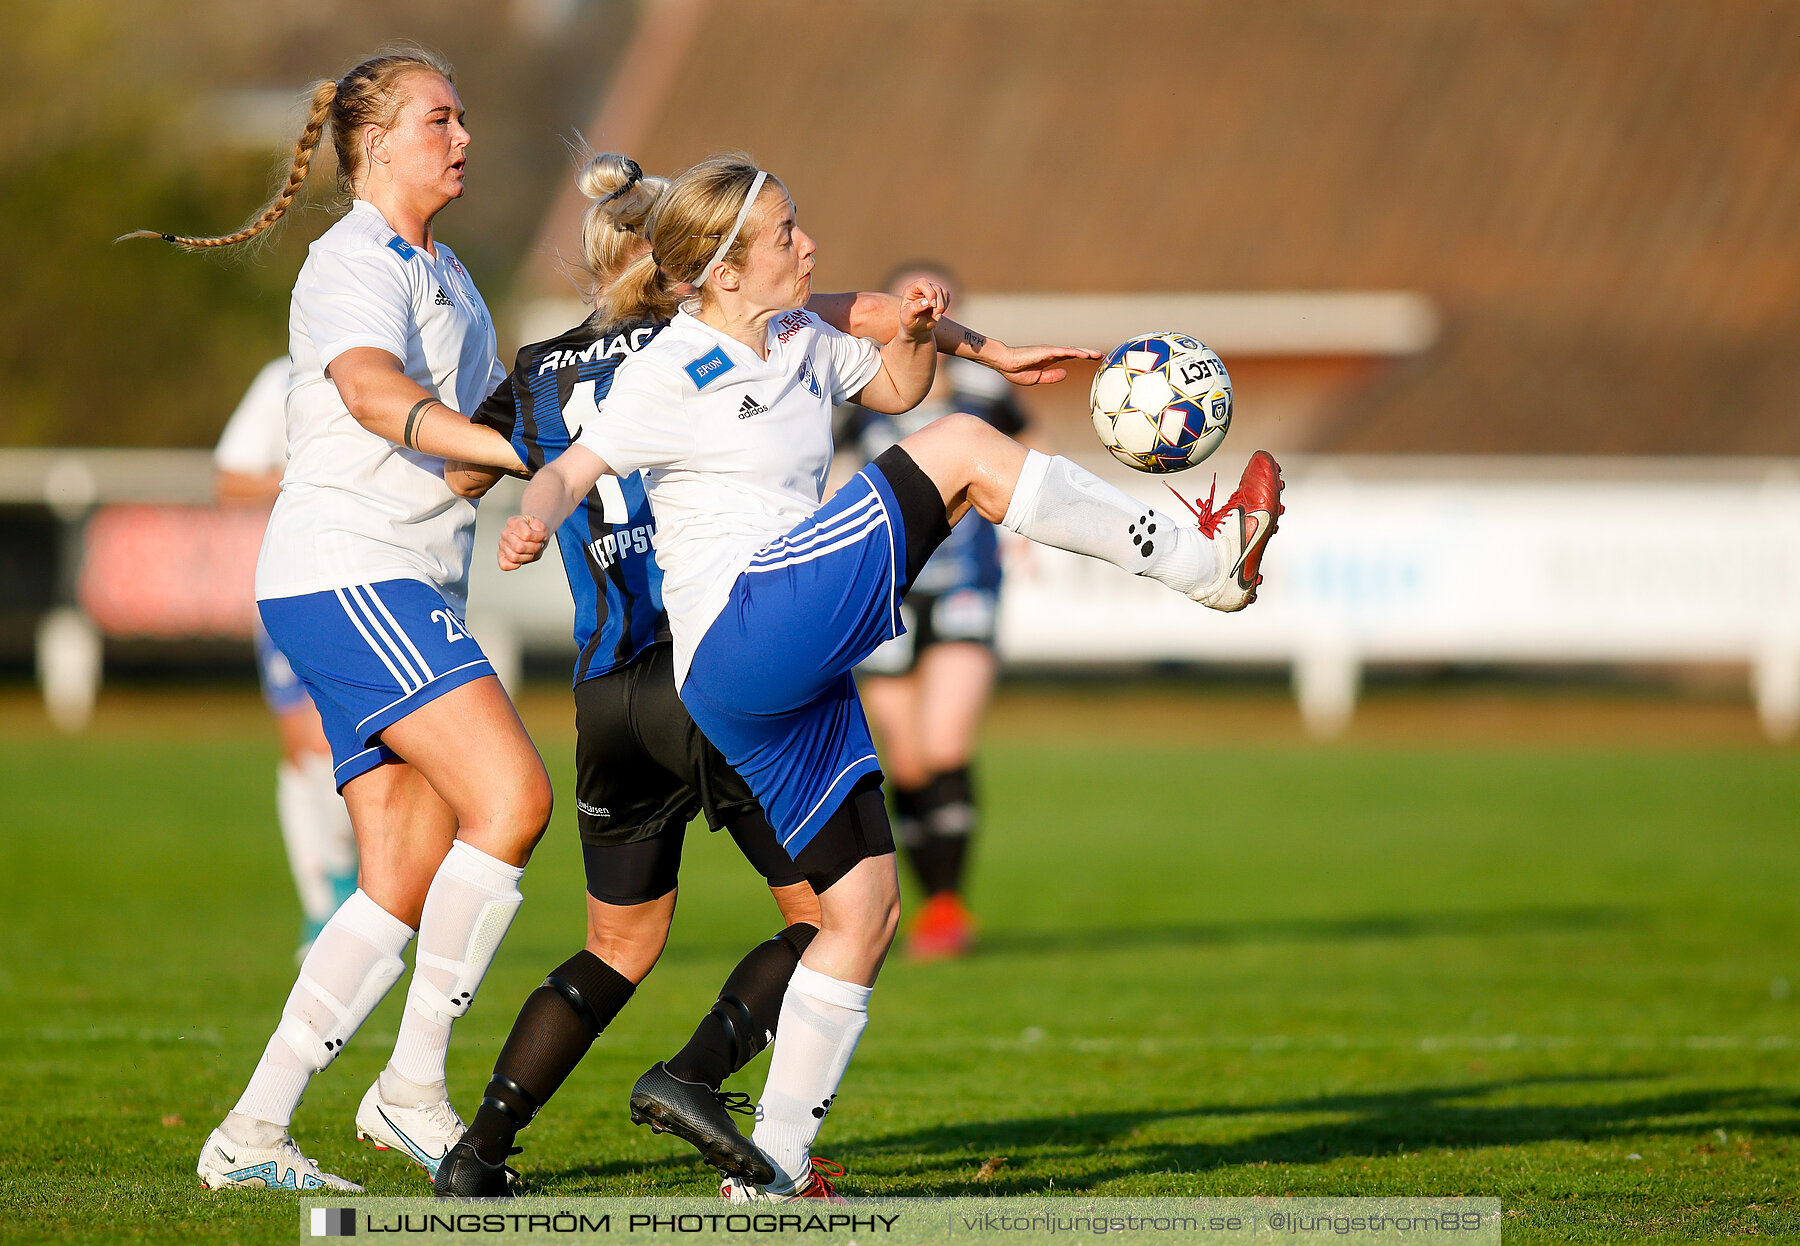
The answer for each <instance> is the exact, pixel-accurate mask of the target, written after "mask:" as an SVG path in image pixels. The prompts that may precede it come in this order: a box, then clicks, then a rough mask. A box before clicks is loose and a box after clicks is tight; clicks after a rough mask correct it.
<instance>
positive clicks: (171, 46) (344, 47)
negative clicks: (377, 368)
mask: <svg viewBox="0 0 1800 1246" xmlns="http://www.w3.org/2000/svg"><path fill="white" fill-rule="evenodd" d="M633 17H634V9H633V6H632V5H630V4H628V3H583V2H581V0H511V2H508V3H475V2H469V0H452V2H450V3H441V2H440V3H420V2H413V0H400V2H398V3H388V4H382V5H379V6H369V5H362V4H357V3H347V2H342V0H263V2H260V3H258V4H255V5H245V4H242V3H237V2H236V0H182V2H177V0H141V2H139V3H135V4H130V5H119V4H110V3H100V2H98V0H58V2H57V3H55V4H42V5H7V6H4V7H3V8H0V105H4V108H5V114H6V116H7V117H8V118H9V119H10V121H11V124H10V125H8V126H7V127H6V129H5V131H4V132H3V133H0V238H3V239H5V242H4V244H0V282H3V283H4V287H5V289H6V290H7V293H8V298H7V299H6V301H5V303H4V305H3V306H0V391H3V392H4V393H5V395H6V397H5V399H4V400H0V445H7V446H30V445H71V446H73V445H122V446H210V445H211V444H212V443H213V441H214V440H215V439H216V438H217V436H218V432H219V429H220V428H221V427H222V426H223V424H224V421H225V418H226V416H227V415H228V414H229V413H230V411H231V409H232V407H233V406H234V405H235V404H236V402H237V399H238V397H239V396H240V395H241V394H242V392H243V390H244V387H245V386H246V385H247V384H248V383H249V381H250V378H251V377H252V376H254V375H255V373H256V371H257V369H259V368H260V367H261V366H262V365H263V364H264V363H265V362H267V361H268V360H269V359H270V358H272V357H274V356H275V355H278V354H281V353H282V352H284V351H285V350H286V344H287V312H288V292H289V290H290V289H291V288H292V285H293V280H294V275H295V273H296V272H297V271H298V269H299V266H300V264H301V262H302V261H303V260H304V258H305V255H306V248H307V246H308V244H310V243H311V241H312V240H313V239H314V238H316V237H318V235H319V234H320V233H322V232H324V230H325V229H326V228H327V227H329V225H330V223H331V222H332V221H333V220H334V219H335V218H336V215H337V213H338V212H339V211H341V209H342V201H341V198H340V197H339V195H338V193H337V191H336V187H335V182H334V180H333V176H332V175H333V171H334V169H335V161H334V160H333V159H332V158H331V156H330V142H329V140H327V141H325V142H324V143H322V144H321V147H320V155H319V156H318V158H317V159H316V160H315V162H314V165H313V172H312V176H311V177H310V178H309V179H308V182H307V186H306V189H305V191H304V192H303V195H302V199H301V202H300V203H299V204H298V205H297V206H296V209H295V210H294V211H292V212H290V214H289V217H288V219H287V220H286V221H284V222H283V223H282V225H281V226H279V227H278V228H277V229H276V230H275V231H273V234H274V236H273V237H271V238H270V239H269V240H268V241H267V243H266V244H264V245H261V246H252V247H241V248H235V249H234V250H235V251H236V252H237V254H232V253H229V252H228V253H224V254H219V253H208V254H204V255H190V254H186V253H184V252H181V251H178V250H176V249H174V248H172V247H169V246H166V245H164V244H162V243H157V242H150V241H133V242H127V243H121V244H119V245H116V246H115V245H114V244H113V241H112V240H113V239H114V238H115V237H117V236H118V235H120V234H122V233H125V232H127V231H129V230H132V229H146V228H147V229H156V230H160V231H167V232H175V233H187V234H217V233H224V232H228V231H230V230H232V229H235V228H237V227H238V226H239V225H240V224H242V223H243V221H244V220H245V219H246V218H247V217H249V216H250V215H251V214H252V213H253V211H254V210H255V209H256V208H258V207H259V206H260V205H261V204H262V203H263V202H264V201H265V200H266V198H267V197H268V195H269V194H270V193H271V191H272V189H273V188H274V187H275V186H278V185H279V184H280V181H281V179H282V178H283V177H285V174H286V169H287V161H288V157H289V154H290V153H291V151H292V149H293V141H294V138H295V137H296V136H297V134H298V132H299V129H300V125H301V122H302V111H301V108H302V101H303V96H304V93H305V91H306V90H307V88H308V87H309V86H310V84H311V83H312V82H314V81H316V80H318V79H319V78H322V77H327V76H332V77H335V76H336V75H338V74H340V73H342V72H343V71H344V70H346V69H348V68H349V67H350V66H351V65H353V64H355V63H356V62H357V61H358V60H360V59H361V58H362V57H363V56H365V55H367V54H369V53H370V52H373V51H374V50H376V49H378V48H380V47H382V46H383V45H386V44H390V43H393V42H396V41H400V40H411V41H414V42H417V43H421V44H424V45H426V46H428V47H431V48H433V49H435V50H437V51H439V52H441V53H443V54H444V55H445V56H447V57H449V59H450V61H451V62H452V64H454V65H455V66H456V68H457V86H458V89H459V91H460V92H461V94H462V97H463V102H464V105H465V106H466V107H467V109H468V112H469V118H468V124H469V128H470V130H471V132H472V133H473V135H474V142H473V144H472V145H471V149H470V159H469V182H468V185H469V191H468V194H467V196H466V197H465V200H464V201H463V202H459V203H457V204H455V205H453V206H452V207H451V208H450V209H449V210H448V211H447V212H446V213H445V214H444V216H443V217H441V218H440V231H439V232H440V233H441V235H442V236H443V237H444V238H445V239H446V240H447V241H449V242H450V243H451V245H453V246H454V247H456V249H457V252H458V254H460V255H461V256H462V257H463V259H464V260H465V262H466V263H467V264H468V266H469V268H470V270H471V272H473V273H474V275H475V278H476V280H477V282H478V283H479V284H480V285H481V287H482V290H483V293H484V294H486V296H487V298H488V301H489V303H490V304H492V305H493V306H494V307H495V309H496V311H500V310H501V309H502V307H503V305H504V303H505V301H506V297H507V286H508V283H509V282H510V280H511V278H512V274H513V272H514V270H515V269H516V268H517V267H518V262H519V259H520V257H521V255H522V254H523V252H524V249H525V248H526V247H527V246H529V245H530V239H531V237H532V233H533V231H534V229H535V228H536V227H537V225H538V223H539V221H540V220H541V218H542V216H543V213H544V211H545V208H546V206H547V204H548V202H549V199H550V197H551V195H552V194H553V193H554V192H555V190H556V189H557V188H559V187H560V186H561V184H562V182H563V180H565V179H566V178H567V177H568V175H569V171H570V168H571V164H570V154H569V151H570V149H569V142H570V141H571V140H572V139H573V138H574V137H575V134H576V130H577V128H578V127H579V126H580V125H581V124H582V123H583V122H584V121H585V120H586V119H587V118H588V117H589V116H591V115H592V110H593V104H594V101H595V99H596V98H597V97H598V93H599V91H600V90H601V88H602V87H603V85H604V83H605V79H606V76H607V74H608V73H609V72H610V69H611V67H612V63H613V60H614V58H615V56H616V55H617V53H618V51H619V48H620V46H621V44H622V43H623V40H624V37H625V36H626V35H627V34H628V33H629V31H630V28H631V23H632V21H633ZM504 331H505V326H504V325H502V332H503V333H504Z"/></svg>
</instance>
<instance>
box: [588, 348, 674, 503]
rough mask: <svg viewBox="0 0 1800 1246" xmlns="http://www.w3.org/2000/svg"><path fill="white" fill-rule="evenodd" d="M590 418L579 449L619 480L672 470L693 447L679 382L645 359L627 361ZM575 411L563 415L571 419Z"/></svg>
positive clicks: (615, 374)
mask: <svg viewBox="0 0 1800 1246" xmlns="http://www.w3.org/2000/svg"><path fill="white" fill-rule="evenodd" d="M596 405H597V407H598V408H599V409H598V410H597V411H594V412H592V413H591V414H586V416H585V420H584V423H583V426H582V429H581V435H580V436H579V437H577V438H576V439H575V444H576V445H578V446H586V447H587V448H588V449H589V450H592V451H593V452H594V453H595V454H597V455H599V456H600V457H601V458H602V459H604V460H605V461H606V465H607V466H608V467H610V468H611V469H612V470H613V471H614V472H616V473H617V474H618V475H620V476H629V475H630V474H631V473H632V472H637V471H642V470H644V469H645V468H647V467H673V466H674V465H675V464H677V463H679V462H680V461H682V460H683V459H685V458H687V457H688V456H689V454H690V453H691V451H692V449H693V430H692V429H691V428H690V427H689V425H688V421H687V418H686V415H685V413H684V412H683V410H682V401H681V388H680V384H679V382H677V381H676V380H674V379H673V378H672V377H670V376H668V375H666V374H663V373H661V372H659V371H658V370H657V369H655V367H654V366H652V365H650V364H649V361H648V360H644V359H628V360H626V361H625V362H624V363H623V364H621V365H620V367H619V370H618V371H617V372H616V373H614V374H613V382H612V388H611V389H610V390H609V391H608V392H607V395H606V397H604V398H602V399H600V400H599V402H598V403H597V404H596ZM571 417H572V413H570V414H568V415H565V416H564V419H565V420H567V419H569V418H571Z"/></svg>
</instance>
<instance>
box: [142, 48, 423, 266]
mask: <svg viewBox="0 0 1800 1246" xmlns="http://www.w3.org/2000/svg"><path fill="white" fill-rule="evenodd" d="M415 73H432V74H437V75H438V76H439V77H441V78H443V79H445V80H446V81H449V82H454V81H455V78H454V77H453V76H452V73H453V71H452V70H451V68H450V63H449V62H448V61H446V60H444V58H443V57H441V56H439V55H437V53H435V52H430V51H427V50H426V49H424V48H418V47H407V48H400V49H396V50H394V51H391V52H384V53H381V54H379V55H376V56H374V57H372V58H370V59H369V60H366V61H364V62H363V63H362V64H360V65H358V66H357V67H356V68H355V69H352V70H351V71H350V72H349V73H347V74H345V75H344V76H343V77H342V78H339V79H338V80H337V81H336V82H320V83H317V84H315V85H314V86H313V89H312V99H311V103H310V105H309V106H308V108H307V111H306V125H305V127H304V128H303V129H302V130H301V131H300V137H299V138H298V139H296V140H295V141H294V154H293V156H292V158H291V159H290V160H289V162H288V176H287V184H286V185H284V186H283V187H282V188H281V190H280V191H279V192H278V193H277V194H276V195H275V197H274V198H273V199H270V200H269V202H267V203H266V204H264V205H263V206H262V208H261V209H260V210H259V211H258V212H257V214H256V215H255V216H253V217H251V218H250V220H249V221H248V222H246V223H245V225H244V227H243V228H242V229H240V230H238V231H237V232H236V233H230V234H223V235H221V236H219V237H217V238H189V237H186V236H184V235H180V234H165V233H161V232H160V231H158V230H154V229H138V230H133V231H132V232H131V233H128V234H121V235H119V237H117V238H115V239H114V240H113V241H115V242H123V241H125V240H126V239H127V238H161V239H162V240H163V241H164V242H169V243H173V244H174V245H176V246H178V247H180V248H182V250H184V251H204V250H207V249H210V248H212V247H229V246H232V245H234V244H236V243H240V242H247V241H249V240H250V239H252V238H254V237H256V236H257V235H258V234H260V233H262V232H263V231H264V230H265V229H268V228H269V227H270V226H271V225H273V224H275V222H277V221H279V220H280V219H281V218H282V217H283V216H284V215H286V213H287V210H288V208H289V207H291V206H292V205H293V202H294V199H295V198H296V197H297V196H298V195H299V193H300V186H301V184H302V183H303V182H305V181H306V175H307V173H308V172H310V171H311V169H312V161H313V154H314V152H315V150H316V149H317V148H318V146H319V139H320V137H321V136H322V135H323V134H324V132H325V127H326V125H327V124H329V125H330V127H331V142H332V147H333V149H334V150H335V151H336V152H337V161H338V167H337V183H338V188H339V189H340V190H342V191H343V192H344V196H345V197H346V198H351V197H354V195H355V193H356V183H357V182H358V181H359V180H360V179H361V177H362V174H363V149H362V142H361V132H362V128H363V127H364V126H366V125H378V126H382V127H388V126H391V125H393V124H394V122H395V121H396V120H398V119H399V116H400V109H401V108H402V107H403V106H404V105H405V103H406V97H405V95H404V94H403V93H402V92H401V90H400V89H399V88H400V83H401V81H402V80H403V79H405V78H406V77H407V76H408V75H410V74H415Z"/></svg>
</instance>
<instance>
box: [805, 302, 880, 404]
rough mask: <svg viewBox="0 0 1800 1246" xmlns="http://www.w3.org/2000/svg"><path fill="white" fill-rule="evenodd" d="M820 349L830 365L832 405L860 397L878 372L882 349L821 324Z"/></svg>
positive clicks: (821, 321) (864, 339) (864, 338)
mask: <svg viewBox="0 0 1800 1246" xmlns="http://www.w3.org/2000/svg"><path fill="white" fill-rule="evenodd" d="M814 319H817V317H814ZM819 345H820V346H822V347H823V348H824V354H825V357H826V358H827V359H829V360H830V362H831V401H832V403H833V404H834V405H835V404H837V403H840V402H843V401H844V400H845V399H847V398H848V397H850V395H851V394H856V393H861V392H862V387H863V386H865V385H867V384H868V383H869V382H870V381H872V380H874V379H875V374H876V373H877V372H879V371H881V348H880V347H879V346H877V345H875V343H873V342H871V341H870V340H869V339H868V338H866V337H851V336H850V335H849V334H848V333H842V332H840V331H838V330H837V329H834V328H832V327H831V326H830V325H828V324H826V323H825V322H824V321H823V320H820V321H819Z"/></svg>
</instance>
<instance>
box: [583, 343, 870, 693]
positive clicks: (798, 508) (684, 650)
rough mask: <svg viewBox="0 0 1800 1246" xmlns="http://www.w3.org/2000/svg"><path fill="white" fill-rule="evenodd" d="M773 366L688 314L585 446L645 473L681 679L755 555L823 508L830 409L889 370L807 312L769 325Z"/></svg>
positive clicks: (622, 381)
mask: <svg viewBox="0 0 1800 1246" xmlns="http://www.w3.org/2000/svg"><path fill="white" fill-rule="evenodd" d="M768 335H769V336H768V350H769V357H768V359H766V360H764V359H758V358H757V357H756V353H755V352H754V351H752V350H751V349H750V348H749V347H748V346H745V345H744V344H743V343H742V342H740V341H738V340H737V339H736V338H733V337H730V336H728V335H727V334H724V333H721V332H719V331H718V330H717V329H714V328H712V327H711V326H710V325H707V324H705V323H703V322H701V321H700V320H697V319H695V318H694V317H693V316H691V315H689V314H688V313H687V312H685V311H683V312H681V313H680V314H678V315H677V316H676V317H675V319H674V321H673V322H672V323H671V324H670V325H669V327H668V328H667V329H664V330H663V331H662V332H661V333H660V334H658V335H657V336H656V338H655V339H654V340H653V341H652V342H651V343H650V344H649V345H648V346H646V347H645V348H644V349H643V350H641V351H639V352H638V353H637V354H635V355H632V356H631V357H630V358H628V359H627V360H625V362H624V363H622V364H620V365H619V370H618V372H617V373H615V374H614V376H613V383H612V388H611V390H610V391H609V392H608V393H607V394H606V395H605V396H604V397H603V398H601V399H600V402H599V411H598V412H597V413H596V414H595V415H594V416H592V417H591V418H589V419H588V420H587V421H586V427H584V428H583V429H582V431H581V435H580V436H579V437H578V438H577V439H576V444H578V445H583V446H586V447H587V448H588V449H589V450H592V451H593V452H594V453H595V454H598V455H599V456H600V457H601V458H602V459H605V460H606V464H607V466H608V467H610V468H612V469H613V470H614V471H615V472H618V473H619V474H620V475H628V474H630V473H631V472H634V471H641V472H643V474H644V484H645V487H646V489H647V490H648V492H649V495H650V505H651V508H652V509H653V510H654V511H655V512H656V536H655V546H656V561H657V562H658V563H660V564H661V566H662V569H663V605H664V606H665V607H666V608H667V610H668V612H669V629H670V631H671V632H672V633H673V634H674V639H675V680H676V683H677V684H679V683H680V682H681V681H682V680H683V679H685V678H686V676H687V669H688V663H689V661H690V659H691V658H692V656H693V652H694V646H695V645H697V644H698V643H699V642H700V638H701V637H702V636H704V635H705V634H706V629H707V628H708V627H709V626H711V624H712V621H713V619H714V618H716V617H718V613H719V611H720V610H722V609H723V608H724V606H725V599H726V598H727V597H728V596H729V595H730V593H731V585H732V582H733V581H735V580H736V579H737V576H738V573H739V572H740V571H742V570H743V569H744V567H745V566H746V565H747V564H748V563H749V561H750V556H751V555H752V554H754V553H755V552H756V551H757V550H759V549H761V548H762V547H763V546H764V545H766V544H768V543H769V541H770V540H772V539H774V538H775V537H778V536H781V535H782V534H783V533H785V532H787V531H788V530H789V529H791V528H793V526H794V525H795V524H797V523H799V522H800V521H801V520H803V519H805V518H806V517H807V516H808V515H810V514H812V513H813V512H814V511H815V510H817V509H818V508H819V503H820V502H821V501H823V500H824V499H823V496H822V493H823V490H824V488H825V476H826V473H827V472H829V471H830V469H831V412H832V407H833V406H834V405H836V404H837V403H839V402H842V401H843V400H844V399H845V398H846V397H848V396H849V395H851V394H855V393H860V392H861V390H862V388H863V386H865V385H867V384H868V383H869V381H870V379H871V378H873V377H874V376H875V374H876V373H877V372H878V371H879V370H880V368H881V359H880V352H879V351H878V350H877V349H876V347H875V344H874V343H873V342H868V341H864V340H863V339H861V338H854V337H849V336H847V335H846V334H843V333H840V332H838V331H837V330H836V329H834V328H832V327H831V326H830V325H828V324H825V323H824V322H823V321H821V320H820V319H819V318H818V317H817V316H814V315H813V314H812V313H811V312H807V311H793V312H788V313H787V314H786V315H783V316H777V317H775V318H774V319H773V320H771V321H770V322H769V328H768Z"/></svg>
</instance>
